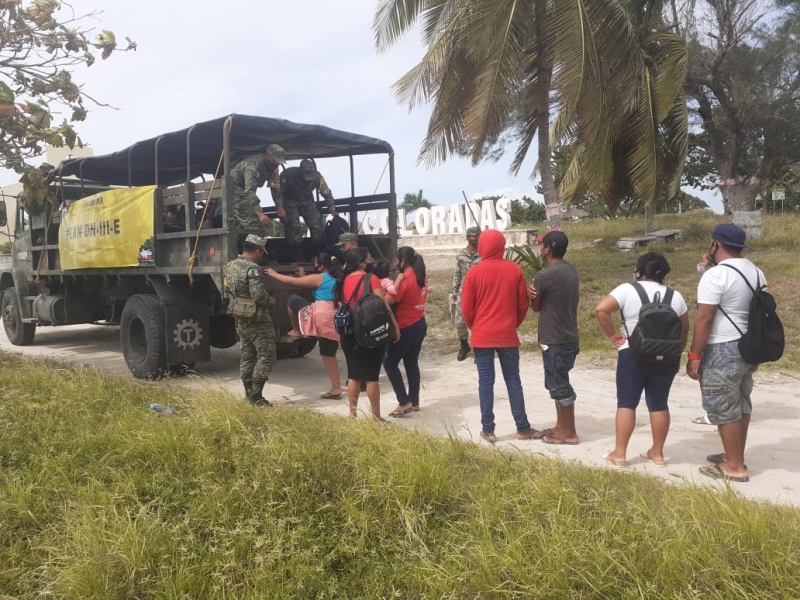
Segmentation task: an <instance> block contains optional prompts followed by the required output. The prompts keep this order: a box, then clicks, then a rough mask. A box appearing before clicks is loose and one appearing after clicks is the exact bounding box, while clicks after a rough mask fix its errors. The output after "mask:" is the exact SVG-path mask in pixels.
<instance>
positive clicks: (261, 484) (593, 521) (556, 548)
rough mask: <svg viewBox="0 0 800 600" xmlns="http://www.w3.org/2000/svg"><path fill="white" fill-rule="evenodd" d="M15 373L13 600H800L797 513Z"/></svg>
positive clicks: (10, 378)
mask: <svg viewBox="0 0 800 600" xmlns="http://www.w3.org/2000/svg"><path fill="white" fill-rule="evenodd" d="M0 360H1V362H0V390H2V402H0V424H1V425H0V427H2V436H1V437H0V595H3V597H4V598H5V597H13V598H40V597H43V596H44V597H52V598H76V599H78V598H80V599H94V598H97V599H101V598H102V599H107V598H111V599H117V598H118V599H123V598H141V599H145V598H147V599H153V598H176V599H177V598H181V599H183V598H198V599H199V598H225V599H229V598H254V599H255V598H259V599H261V598H369V599H372V598H436V599H439V598H554V599H562V598H567V599H569V598H656V597H661V598H719V599H728V598H764V599H767V598H770V599H771V598H796V597H798V596H800V512H798V511H797V510H794V509H791V508H787V507H777V506H772V505H766V504H757V503H755V502H751V501H745V500H743V499H741V498H739V497H737V496H736V495H735V494H734V493H732V492H730V491H728V492H722V493H715V492H712V491H709V490H705V489H698V488H693V487H688V486H687V487H684V486H670V485H668V484H666V483H664V482H661V481H660V480H657V479H654V478H648V477H642V476H637V475H634V474H626V473H619V472H614V471H610V470H603V469H593V468H589V467H584V466H580V465H578V464H571V463H566V462H561V461H555V460H551V459H546V458H538V457H535V456H532V455H529V454H526V453H513V452H497V451H494V450H491V449H489V448H485V447H480V446H479V445H477V444H474V443H470V442H466V441H462V440H459V439H456V438H435V437H432V436H430V435H427V434H425V433H420V432H411V431H407V430H405V429H402V428H392V427H382V426H379V425H376V424H373V423H372V422H370V421H367V420H362V421H359V422H352V421H349V420H346V419H343V418H338V417H331V416H324V415H320V414H316V413H314V412H311V411H306V410H299V409H294V408H276V409H272V410H263V409H255V408H251V407H249V406H247V405H246V404H245V403H244V401H242V400H240V399H237V398H234V397H233V396H226V395H214V394H212V393H210V392H207V391H201V392H197V391H190V390H186V389H181V388H177V387H172V386H171V385H170V384H169V383H168V382H161V383H157V384H145V383H137V382H131V381H128V380H126V379H117V378H114V377H111V376H107V375H102V374H100V373H98V372H96V371H94V370H92V369H88V368H76V369H71V368H70V369H67V368H62V367H59V366H58V365H53V364H47V363H42V362H41V361H38V362H32V361H24V360H22V359H20V358H17V357H13V356H10V355H5V354H2V355H0ZM165 398H169V403H170V404H171V405H172V406H174V407H175V408H177V410H178V411H179V414H178V415H177V416H174V417H169V416H164V415H159V414H156V413H153V412H151V411H148V410H147V409H146V407H145V404H146V403H147V402H151V401H156V402H164V401H165Z"/></svg>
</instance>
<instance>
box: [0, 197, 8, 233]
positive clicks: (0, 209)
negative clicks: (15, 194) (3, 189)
mask: <svg viewBox="0 0 800 600" xmlns="http://www.w3.org/2000/svg"><path fill="white" fill-rule="evenodd" d="M6 225H8V215H7V214H6V201H5V200H0V227H5V226H6Z"/></svg>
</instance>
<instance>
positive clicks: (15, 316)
mask: <svg viewBox="0 0 800 600" xmlns="http://www.w3.org/2000/svg"><path fill="white" fill-rule="evenodd" d="M0 307H1V308H0V310H1V311H2V314H3V328H4V329H5V330H6V337H7V338H8V341H9V342H11V343H12V344H14V345H15V346H29V345H30V344H31V343H32V342H33V336H34V335H35V334H36V323H24V322H23V321H22V311H21V307H20V302H19V294H17V288H8V289H6V290H5V291H4V292H3V302H2V305H0Z"/></svg>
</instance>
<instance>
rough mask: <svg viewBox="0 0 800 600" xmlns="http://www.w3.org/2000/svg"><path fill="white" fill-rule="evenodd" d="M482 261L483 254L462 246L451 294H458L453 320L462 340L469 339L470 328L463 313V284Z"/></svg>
mask: <svg viewBox="0 0 800 600" xmlns="http://www.w3.org/2000/svg"><path fill="white" fill-rule="evenodd" d="M479 262H481V255H480V254H478V252H477V251H475V253H474V254H473V253H472V252H470V251H469V250H467V249H466V248H462V249H461V250H459V252H458V256H457V257H456V272H455V273H454V274H453V289H452V290H451V291H450V293H451V294H455V295H456V296H458V300H457V301H456V306H455V315H454V316H453V322H454V324H455V326H456V331H457V332H458V339H459V340H461V341H462V342H465V341H467V340H469V330H468V329H467V326H466V324H465V323H464V317H463V316H462V315H461V285H462V284H463V283H464V277H466V275H467V271H469V270H470V269H471V268H472V267H474V266H475V265H477V264H478V263H479Z"/></svg>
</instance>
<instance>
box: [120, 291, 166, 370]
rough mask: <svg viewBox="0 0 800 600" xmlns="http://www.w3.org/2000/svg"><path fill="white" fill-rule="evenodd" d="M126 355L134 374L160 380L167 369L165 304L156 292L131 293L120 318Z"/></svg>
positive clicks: (126, 360) (123, 351) (122, 341)
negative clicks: (162, 303) (132, 294)
mask: <svg viewBox="0 0 800 600" xmlns="http://www.w3.org/2000/svg"><path fill="white" fill-rule="evenodd" d="M119 325H120V330H119V334H120V342H121V343H122V355H123V356H124V357H125V362H126V363H127V365H128V369H130V371H131V373H133V376H134V377H137V378H139V379H157V378H159V377H161V376H162V375H163V374H164V373H165V372H166V371H167V346H166V339H165V337H164V307H163V306H162V305H161V302H160V301H159V299H158V296H156V295H153V294H137V295H135V296H131V297H130V298H129V299H128V301H127V302H126V303H125V308H123V309H122V318H121V319H120V324H119Z"/></svg>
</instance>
